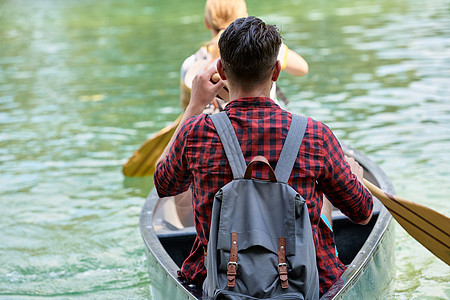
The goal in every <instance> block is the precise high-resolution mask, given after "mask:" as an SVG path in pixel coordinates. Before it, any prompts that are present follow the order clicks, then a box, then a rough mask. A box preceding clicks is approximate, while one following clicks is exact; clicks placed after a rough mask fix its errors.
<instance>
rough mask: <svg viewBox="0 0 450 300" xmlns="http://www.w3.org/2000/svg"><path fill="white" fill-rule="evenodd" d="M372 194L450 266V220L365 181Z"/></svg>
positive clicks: (400, 222)
mask: <svg viewBox="0 0 450 300" xmlns="http://www.w3.org/2000/svg"><path fill="white" fill-rule="evenodd" d="M364 184H365V185H366V187H367V188H368V189H369V190H370V192H371V193H372V194H373V195H374V196H375V197H377V198H378V200H380V201H381V203H383V205H384V206H385V207H386V208H387V209H388V210H389V212H390V213H391V215H392V216H393V217H394V218H395V220H397V222H398V223H399V224H400V225H401V226H402V227H403V228H404V229H405V230H406V231H407V232H408V233H409V234H410V235H411V236H412V237H413V238H414V239H416V240H417V241H418V242H419V243H421V244H422V245H423V246H424V247H425V248H427V249H428V250H430V251H431V252H432V253H433V254H434V255H436V256H437V257H439V258H440V259H441V260H442V261H444V262H445V263H446V264H447V265H450V219H449V218H448V217H446V216H444V215H443V214H440V213H438V212H437V211H435V210H432V209H431V208H428V207H426V206H423V205H420V204H418V203H414V202H411V201H408V200H405V199H402V198H400V197H397V196H393V195H390V194H388V193H385V192H383V191H382V190H380V189H379V188H378V187H376V186H375V185H373V184H372V183H370V182H369V181H367V180H366V179H364Z"/></svg>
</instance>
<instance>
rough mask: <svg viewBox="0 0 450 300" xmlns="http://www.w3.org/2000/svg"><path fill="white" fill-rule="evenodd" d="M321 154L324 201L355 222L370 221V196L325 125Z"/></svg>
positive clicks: (371, 207) (321, 183)
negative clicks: (323, 170)
mask: <svg viewBox="0 0 450 300" xmlns="http://www.w3.org/2000/svg"><path fill="white" fill-rule="evenodd" d="M322 151H323V158H324V166H325V168H326V172H324V176H323V178H321V180H320V181H319V184H320V186H321V188H322V190H323V192H324V193H325V195H326V196H327V198H328V199H329V200H330V201H331V203H333V205H334V206H335V207H337V208H339V210H340V211H341V212H342V213H343V214H345V215H346V216H347V217H348V218H349V219H350V220H351V221H353V222H355V223H359V222H362V221H364V220H366V219H367V218H369V217H370V215H371V214H372V209H373V200H372V195H371V194H370V193H369V191H368V190H367V189H366V188H365V187H364V185H363V184H362V183H361V182H360V181H359V180H358V178H357V177H356V175H355V174H353V173H352V171H351V169H350V166H349V165H348V163H347V161H346V159H345V157H344V152H343V150H342V148H341V146H340V144H339V141H338V140H337V138H336V137H335V136H334V134H333V132H332V131H331V130H330V129H329V128H328V127H327V126H326V125H325V126H324V127H323V147H322Z"/></svg>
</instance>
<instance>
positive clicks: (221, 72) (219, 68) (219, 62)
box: [216, 58, 227, 80]
mask: <svg viewBox="0 0 450 300" xmlns="http://www.w3.org/2000/svg"><path fill="white" fill-rule="evenodd" d="M216 68H217V72H218V73H219V75H220V79H222V80H227V76H226V75H225V71H224V69H223V65H222V60H220V58H219V59H218V60H217V64H216Z"/></svg>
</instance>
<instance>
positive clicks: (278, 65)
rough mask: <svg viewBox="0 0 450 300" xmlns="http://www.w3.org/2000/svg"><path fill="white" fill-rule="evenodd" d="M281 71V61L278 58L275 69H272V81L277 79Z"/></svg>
mask: <svg viewBox="0 0 450 300" xmlns="http://www.w3.org/2000/svg"><path fill="white" fill-rule="evenodd" d="M280 72H281V61H279V60H277V62H276V64H275V66H274V68H273V71H272V81H277V80H278V77H279V76H280Z"/></svg>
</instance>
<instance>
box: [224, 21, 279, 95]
mask: <svg viewBox="0 0 450 300" xmlns="http://www.w3.org/2000/svg"><path fill="white" fill-rule="evenodd" d="M280 46H281V35H280V33H279V31H278V29H277V27H276V26H275V25H266V24H265V23H264V22H263V21H262V20H261V19H259V18H256V17H247V18H240V19H237V20H235V21H234V22H233V23H231V24H230V25H229V26H228V27H227V29H225V31H224V32H223V33H222V35H221V37H220V39H219V50H220V59H221V60H222V65H223V67H224V69H225V70H226V74H227V76H228V77H230V79H232V80H234V81H239V82H240V83H241V84H243V85H244V86H246V87H252V86H254V85H255V84H257V83H259V82H260V81H261V80H264V79H267V77H268V76H270V74H271V72H272V70H273V67H274V66H275V64H276V62H277V56H278V52H279V50H280Z"/></svg>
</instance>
